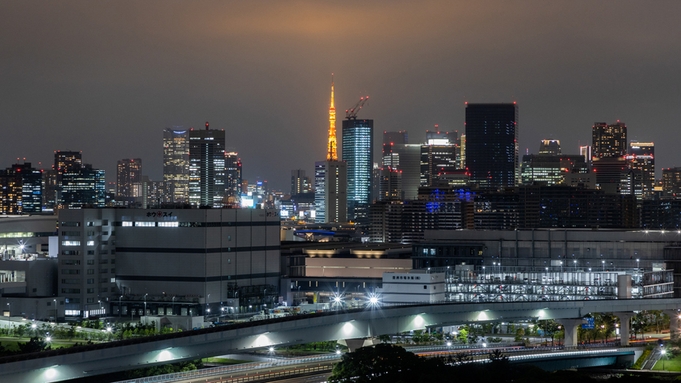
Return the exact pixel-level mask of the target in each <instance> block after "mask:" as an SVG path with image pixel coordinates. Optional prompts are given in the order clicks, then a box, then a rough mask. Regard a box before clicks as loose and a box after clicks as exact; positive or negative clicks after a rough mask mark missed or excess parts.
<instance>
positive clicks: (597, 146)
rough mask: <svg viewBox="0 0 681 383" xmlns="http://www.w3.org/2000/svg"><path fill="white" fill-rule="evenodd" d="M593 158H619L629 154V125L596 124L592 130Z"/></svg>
mask: <svg viewBox="0 0 681 383" xmlns="http://www.w3.org/2000/svg"><path fill="white" fill-rule="evenodd" d="M591 137H592V141H593V142H592V146H591V148H592V155H593V158H594V159H596V158H598V159H600V158H617V157H624V156H625V155H626V154H627V125H625V124H624V123H623V122H620V121H617V122H616V123H614V124H606V123H605V122H596V123H594V125H593V127H592V128H591Z"/></svg>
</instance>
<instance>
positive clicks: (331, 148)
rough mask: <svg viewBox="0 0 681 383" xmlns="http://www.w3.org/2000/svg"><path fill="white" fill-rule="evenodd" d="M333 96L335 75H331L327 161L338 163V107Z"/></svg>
mask: <svg viewBox="0 0 681 383" xmlns="http://www.w3.org/2000/svg"><path fill="white" fill-rule="evenodd" d="M333 98H334V96H333V73H331V106H330V107H329V145H328V148H327V149H328V150H327V153H326V160H327V161H338V150H337V147H338V146H337V143H336V105H335V103H334V99H333Z"/></svg>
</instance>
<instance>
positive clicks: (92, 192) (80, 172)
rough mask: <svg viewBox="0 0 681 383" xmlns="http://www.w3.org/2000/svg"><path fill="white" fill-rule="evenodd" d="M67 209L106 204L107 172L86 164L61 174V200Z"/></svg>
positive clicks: (103, 205)
mask: <svg viewBox="0 0 681 383" xmlns="http://www.w3.org/2000/svg"><path fill="white" fill-rule="evenodd" d="M60 205H61V206H62V207H64V208H67V209H74V208H76V209H77V208H84V207H105V206H106V174H105V172H104V170H101V169H95V168H93V167H92V165H90V164H84V165H83V166H82V167H80V168H79V169H74V170H70V171H66V172H64V173H63V174H62V176H61V202H60Z"/></svg>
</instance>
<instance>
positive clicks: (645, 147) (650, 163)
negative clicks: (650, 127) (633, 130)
mask: <svg viewBox="0 0 681 383" xmlns="http://www.w3.org/2000/svg"><path fill="white" fill-rule="evenodd" d="M627 161H629V168H630V169H631V170H632V171H633V172H634V179H635V182H634V194H635V195H636V197H637V198H639V199H641V198H648V197H650V195H651V194H652V193H653V186H654V185H655V144H654V143H653V142H638V141H631V142H630V143H629V154H627Z"/></svg>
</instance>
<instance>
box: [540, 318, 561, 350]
mask: <svg viewBox="0 0 681 383" xmlns="http://www.w3.org/2000/svg"><path fill="white" fill-rule="evenodd" d="M539 327H540V328H541V329H542V330H543V331H544V337H550V338H551V346H553V340H554V339H555V336H556V332H557V331H558V327H559V324H558V322H556V321H555V320H553V319H548V320H542V321H539Z"/></svg>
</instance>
